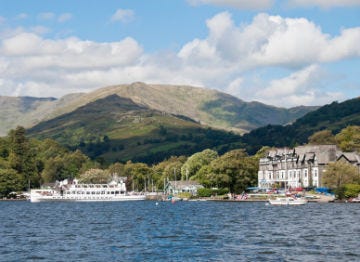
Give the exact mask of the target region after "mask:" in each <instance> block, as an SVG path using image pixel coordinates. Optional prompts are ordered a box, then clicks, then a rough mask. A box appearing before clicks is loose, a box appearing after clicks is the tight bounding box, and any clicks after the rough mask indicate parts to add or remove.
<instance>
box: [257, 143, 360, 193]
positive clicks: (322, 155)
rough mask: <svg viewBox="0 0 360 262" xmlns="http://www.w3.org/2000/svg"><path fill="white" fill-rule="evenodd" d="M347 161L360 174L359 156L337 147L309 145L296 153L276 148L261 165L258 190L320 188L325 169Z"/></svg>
mask: <svg viewBox="0 0 360 262" xmlns="http://www.w3.org/2000/svg"><path fill="white" fill-rule="evenodd" d="M338 160H342V161H343V160H346V161H348V162H349V163H351V164H353V165H356V166H357V167H358V168H359V170H360V156H359V155H358V154H356V153H343V152H342V151H340V150H338V149H337V147H336V146H335V145H307V146H299V147H295V148H294V149H289V148H277V149H273V150H271V151H270V152H269V154H268V155H267V156H266V157H265V158H261V159H260V161H259V172H258V186H259V188H271V187H273V185H275V184H278V185H279V186H280V187H286V188H298V187H310V186H313V187H321V186H322V184H321V178H322V176H323V175H324V171H325V170H326V165H327V164H328V163H331V162H335V161H338Z"/></svg>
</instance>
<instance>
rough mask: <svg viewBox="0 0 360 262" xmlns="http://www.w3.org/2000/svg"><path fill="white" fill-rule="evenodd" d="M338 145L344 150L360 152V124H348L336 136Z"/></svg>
mask: <svg viewBox="0 0 360 262" xmlns="http://www.w3.org/2000/svg"><path fill="white" fill-rule="evenodd" d="M335 139H336V141H337V144H338V146H339V147H340V148H341V150H343V151H347V152H350V151H357V152H360V126H348V127H346V128H344V129H343V130H341V132H340V133H339V134H337V135H336V136H335Z"/></svg>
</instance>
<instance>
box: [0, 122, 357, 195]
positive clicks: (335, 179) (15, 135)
mask: <svg viewBox="0 0 360 262" xmlns="http://www.w3.org/2000/svg"><path fill="white" fill-rule="evenodd" d="M308 143H309V144H337V146H338V147H339V148H341V149H342V150H343V151H356V152H360V126H349V127H347V128H345V129H343V130H341V132H339V133H338V134H336V135H334V134H332V133H331V131H328V130H322V131H319V132H316V133H314V134H313V135H312V136H310V137H309V139H308ZM269 149H270V148H269V147H263V148H261V149H260V150H259V151H258V152H257V153H256V154H254V155H248V154H247V153H246V151H245V150H244V149H235V150H230V151H228V152H225V153H223V154H219V153H218V152H217V151H215V150H213V149H205V150H203V151H201V152H197V153H195V154H192V155H191V156H184V155H182V156H172V157H170V158H167V159H165V160H163V161H161V162H159V163H156V164H152V165H149V164H146V163H141V162H132V161H127V162H126V163H120V162H116V163H113V164H110V165H108V166H102V164H103V163H102V164H101V163H98V162H96V161H95V160H92V159H90V158H89V157H88V156H86V155H85V154H83V153H82V152H81V151H80V150H75V151H71V150H69V149H67V148H65V147H63V146H61V145H60V144H59V143H57V142H56V141H54V140H51V139H45V140H37V139H29V138H27V136H26V130H25V129H24V128H23V127H17V128H16V129H14V130H11V131H10V132H9V133H8V135H7V136H6V137H3V138H0V197H6V196H8V195H9V194H10V193H11V192H18V191H25V190H28V189H30V188H37V187H39V186H40V185H42V184H45V183H51V182H55V181H56V180H58V181H59V180H63V179H66V178H69V179H72V178H78V179H80V180H81V181H82V182H84V183H85V182H86V183H106V182H108V181H109V180H110V179H111V176H112V175H113V174H117V175H118V176H122V177H126V178H127V182H126V183H127V188H128V190H137V191H152V190H154V191H161V190H163V189H164V184H165V183H166V181H169V180H194V181H197V182H199V183H200V184H202V185H203V186H204V187H205V188H209V189H211V188H217V189H225V191H229V192H231V193H241V192H243V191H244V190H246V188H247V187H250V186H256V185H257V173H258V163H259V159H260V158H261V157H264V156H265V155H266V154H267V151H268V150H269ZM323 184H325V185H326V186H328V187H329V188H331V189H333V190H335V191H336V192H337V193H338V195H339V196H343V197H349V196H354V195H356V194H358V193H359V192H360V174H359V170H358V169H356V167H354V166H352V165H350V164H347V163H343V162H336V163H331V164H329V168H328V170H327V175H326V176H324V181H323Z"/></svg>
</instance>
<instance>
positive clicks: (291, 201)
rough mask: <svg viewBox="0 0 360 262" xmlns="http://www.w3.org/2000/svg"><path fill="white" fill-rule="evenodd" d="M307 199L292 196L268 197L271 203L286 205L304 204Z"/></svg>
mask: <svg viewBox="0 0 360 262" xmlns="http://www.w3.org/2000/svg"><path fill="white" fill-rule="evenodd" d="M307 202H308V201H307V200H306V199H304V198H293V197H277V198H275V199H269V203H270V204H271V205H277V206H288V205H304V204H306V203H307Z"/></svg>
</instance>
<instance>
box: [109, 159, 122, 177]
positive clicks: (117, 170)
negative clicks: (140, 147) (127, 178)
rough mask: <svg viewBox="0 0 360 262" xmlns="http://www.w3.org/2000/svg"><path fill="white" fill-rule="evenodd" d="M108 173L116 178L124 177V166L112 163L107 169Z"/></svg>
mask: <svg viewBox="0 0 360 262" xmlns="http://www.w3.org/2000/svg"><path fill="white" fill-rule="evenodd" d="M108 170H109V173H110V174H112V175H117V176H124V164H122V163H118V162H117V163H114V164H112V165H110V166H109V167H108Z"/></svg>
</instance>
